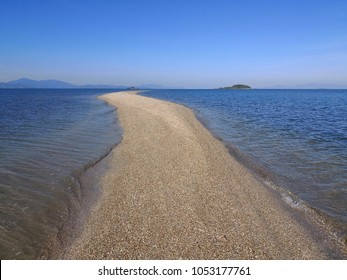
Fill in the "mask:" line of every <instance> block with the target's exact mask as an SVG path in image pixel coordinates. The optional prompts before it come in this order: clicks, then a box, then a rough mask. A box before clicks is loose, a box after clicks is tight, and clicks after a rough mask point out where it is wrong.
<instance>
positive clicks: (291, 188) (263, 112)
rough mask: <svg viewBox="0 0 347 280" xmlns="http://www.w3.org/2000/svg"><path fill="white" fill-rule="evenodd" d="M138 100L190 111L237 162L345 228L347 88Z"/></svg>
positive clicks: (158, 93)
mask: <svg viewBox="0 0 347 280" xmlns="http://www.w3.org/2000/svg"><path fill="white" fill-rule="evenodd" d="M143 95H145V96H151V97H155V98H160V99H164V100H168V101H172V102H177V103H181V104H183V105H186V106H188V107H190V108H192V109H193V110H194V111H195V112H196V113H197V115H198V116H199V117H200V118H202V119H203V121H204V123H205V124H206V125H207V127H208V128H209V129H210V130H211V131H212V132H213V133H214V134H215V135H216V136H218V137H219V138H221V139H222V140H223V141H224V142H225V143H226V144H227V145H228V146H229V147H230V148H231V151H232V152H233V153H234V154H235V155H236V156H238V157H239V160H241V161H242V162H243V163H245V164H246V165H247V164H249V165H250V164H252V165H254V163H255V165H256V166H257V169H258V171H259V170H260V172H261V173H262V175H264V178H266V179H267V180H274V181H275V182H276V184H280V185H281V187H283V188H284V189H285V190H287V191H288V193H293V194H294V196H296V197H297V198H299V200H302V201H303V202H305V203H306V204H307V205H309V206H310V207H312V208H314V209H316V210H317V211H318V212H319V213H323V214H324V216H326V217H328V219H330V221H332V222H333V223H334V224H336V223H337V225H338V226H341V227H342V228H344V229H346V226H347V90H246V91H245V90H153V91H147V92H144V93H143ZM264 173H267V174H264ZM267 183H269V184H271V183H272V182H267Z"/></svg>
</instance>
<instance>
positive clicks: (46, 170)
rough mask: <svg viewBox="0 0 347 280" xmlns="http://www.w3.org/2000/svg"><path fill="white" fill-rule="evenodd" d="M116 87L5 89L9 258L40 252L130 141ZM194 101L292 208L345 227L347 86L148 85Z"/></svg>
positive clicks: (163, 95)
mask: <svg viewBox="0 0 347 280" xmlns="http://www.w3.org/2000/svg"><path fill="white" fill-rule="evenodd" d="M114 91H115V90H104V89H102V90H92V89H69V90H66V89H59V90H58V89H0V258H1V259H35V258H39V257H40V255H41V254H42V251H43V250H45V247H46V246H47V244H48V243H49V242H50V240H52V239H54V238H57V236H59V232H60V231H61V229H62V227H63V225H64V224H65V223H66V221H67V220H68V219H70V218H71V215H72V214H73V212H74V211H72V209H75V208H76V207H73V205H74V206H75V205H79V204H80V200H81V199H83V196H82V195H81V193H83V191H85V190H84V188H87V187H88V186H85V185H83V184H82V185H81V183H80V178H81V176H82V175H83V173H84V172H85V171H86V170H87V169H88V168H90V167H92V166H93V165H94V164H95V163H96V162H98V161H99V160H100V159H102V158H103V157H105V156H106V155H107V154H108V153H109V152H110V150H111V149H112V148H113V147H115V146H116V145H117V144H118V143H119V142H120V141H121V139H122V129H121V126H120V125H119V123H118V119H117V112H116V110H115V108H113V107H110V106H109V105H107V104H106V103H105V102H104V101H102V100H100V99H98V98H97V96H98V95H101V94H104V93H107V92H114ZM142 95H145V96H149V97H154V98H159V99H163V100H168V101H172V102H175V103H179V104H182V105H184V106H187V107H189V108H191V109H192V110H193V111H194V112H195V114H196V116H197V117H198V118H199V120H201V122H202V123H203V124H204V125H205V126H206V127H207V128H208V129H209V130H210V131H211V132H212V133H213V135H214V136H215V137H217V138H218V139H220V140H221V141H222V142H223V143H224V144H225V146H226V147H227V148H228V149H229V152H230V153H231V154H232V156H234V157H235V158H236V159H237V160H238V161H240V162H241V163H242V164H243V165H244V166H245V167H247V168H249V169H250V171H252V172H254V173H255V174H256V176H259V178H260V179H261V180H263V181H264V183H265V184H266V185H267V186H268V187H269V188H276V189H277V190H279V191H280V192H281V193H282V194H283V198H284V200H286V203H288V204H289V205H290V206H292V207H302V208H309V209H312V210H313V211H315V213H317V214H318V215H320V216H322V217H323V218H324V219H325V220H326V221H328V222H329V223H330V224H331V225H333V226H334V228H336V230H337V232H342V233H343V234H345V233H346V232H347V231H346V227H347V90H325V89H321V90H266V89H252V90H147V91H144V92H143V93H142Z"/></svg>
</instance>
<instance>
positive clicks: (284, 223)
mask: <svg viewBox="0 0 347 280" xmlns="http://www.w3.org/2000/svg"><path fill="white" fill-rule="evenodd" d="M102 98H103V99H104V100H106V101H108V102H109V103H110V104H112V105H114V106H116V107H118V114H119V118H120V121H121V124H122V126H123V128H124V140H123V141H122V142H121V144H120V145H119V146H117V148H116V149H114V150H113V151H112V152H111V154H110V155H109V157H108V159H106V160H108V161H109V171H108V172H107V174H106V176H105V177H103V178H102V186H103V195H102V198H101V200H100V201H99V203H98V204H97V205H96V206H95V208H94V210H93V211H92V215H91V217H90V218H89V220H88V221H87V224H86V227H85V229H84V231H83V234H82V236H81V238H79V240H77V242H75V244H74V246H73V247H72V249H71V252H70V254H69V255H68V258H77V259H89V258H90V259H179V258H183V259H257V258H260V259H293V258H294V259H296V258H299V259H305V258H309V259H312V258H325V255H324V253H322V252H321V250H320V248H319V245H318V244H317V243H315V242H314V241H313V240H312V239H311V238H310V237H309V236H310V235H309V234H308V232H307V231H306V230H305V229H304V228H303V227H302V226H301V225H299V223H298V222H296V221H295V220H294V219H293V218H291V216H290V213H288V212H287V211H286V210H285V209H286V208H285V207H283V206H282V204H281V202H280V201H279V200H278V199H276V198H275V197H274V195H273V194H272V193H271V191H270V190H268V189H267V188H266V187H264V186H263V185H262V184H261V183H260V182H258V181H257V180H256V179H255V178H254V177H253V176H252V175H251V174H250V173H249V172H248V171H247V170H246V169H245V168H244V167H242V166H241V165H240V164H239V163H238V162H236V161H235V160H234V159H233V158H232V157H231V156H230V155H229V154H228V152H227V150H226V148H225V147H224V146H223V144H222V143H221V142H219V141H218V140H216V139H215V138H213V137H212V135H211V134H210V132H209V131H208V130H206V129H205V128H204V127H203V126H202V125H201V124H200V123H199V122H198V121H197V119H196V118H195V116H194V114H193V113H192V112H191V111H190V110H189V109H187V108H185V107H183V106H180V105H176V104H173V103H169V102H164V101H160V100H156V99H151V98H147V97H143V96H138V95H133V94H128V93H113V94H108V95H104V96H103V97H102Z"/></svg>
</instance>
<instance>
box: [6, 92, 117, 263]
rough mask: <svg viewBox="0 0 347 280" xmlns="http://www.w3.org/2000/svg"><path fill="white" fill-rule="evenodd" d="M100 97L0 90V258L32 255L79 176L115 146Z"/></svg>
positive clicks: (110, 113) (110, 112)
mask: <svg viewBox="0 0 347 280" xmlns="http://www.w3.org/2000/svg"><path fill="white" fill-rule="evenodd" d="M110 91H114V90H110ZM105 92H106V90H90V89H71V90H57V89H0V258H1V259H13V258H15V259H32V258H37V257H39V255H40V254H41V251H42V250H43V249H44V247H45V245H46V242H47V241H48V240H50V239H52V238H56V237H57V235H58V234H59V230H60V229H61V227H62V225H63V224H64V223H65V222H66V221H67V219H68V218H69V216H70V214H71V211H72V209H71V207H72V205H73V204H75V205H76V204H78V203H79V200H80V199H81V186H80V185H79V180H78V179H79V176H80V175H81V174H82V173H83V172H84V170H85V169H86V168H87V167H88V166H90V165H92V164H93V163H95V162H96V161H97V160H99V159H100V158H101V157H103V156H104V155H105V154H107V153H108V152H109V150H110V149H111V148H112V147H113V146H114V145H115V144H116V143H117V142H118V141H120V139H121V130H120V129H119V127H118V126H117V119H116V117H115V116H116V115H115V110H114V108H113V107H110V106H108V105H106V104H105V102H103V101H101V100H99V99H97V98H96V97H97V96H98V95H101V94H103V93H105Z"/></svg>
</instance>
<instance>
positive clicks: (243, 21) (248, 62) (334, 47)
mask: <svg viewBox="0 0 347 280" xmlns="http://www.w3.org/2000/svg"><path fill="white" fill-rule="evenodd" d="M0 24H1V26H3V27H5V28H2V29H1V30H0V36H1V38H3V40H2V43H1V45H0V61H1V63H0V81H2V82H7V81H10V80H16V79H19V78H23V77H25V78H29V79H34V80H46V79H56V80H62V81H66V82H69V83H73V84H78V85H83V84H111V85H126V86H127V85H129V86H133V85H135V86H136V85H141V84H160V85H162V86H163V87H166V88H177V87H182V88H218V87H222V86H230V85H233V84H239V83H242V84H247V85H250V86H252V87H254V88H347V33H346V26H347V2H346V1H337V0H332V1H329V2H326V1H322V0H319V1H312V0H309V1H304V2H303V1H297V0H294V1H290V2H289V1H286V2H284V3H280V4H279V3H278V1H274V0H269V1H266V2H264V1H262V2H261V3H260V2H259V1H255V0H249V1H242V2H234V1H218V0H217V1H174V2H164V1H134V0H132V1H102V2H95V1H68V0H62V1H37V2H36V1H19V0H11V1H7V0H5V1H3V3H2V16H1V18H0Z"/></svg>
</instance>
